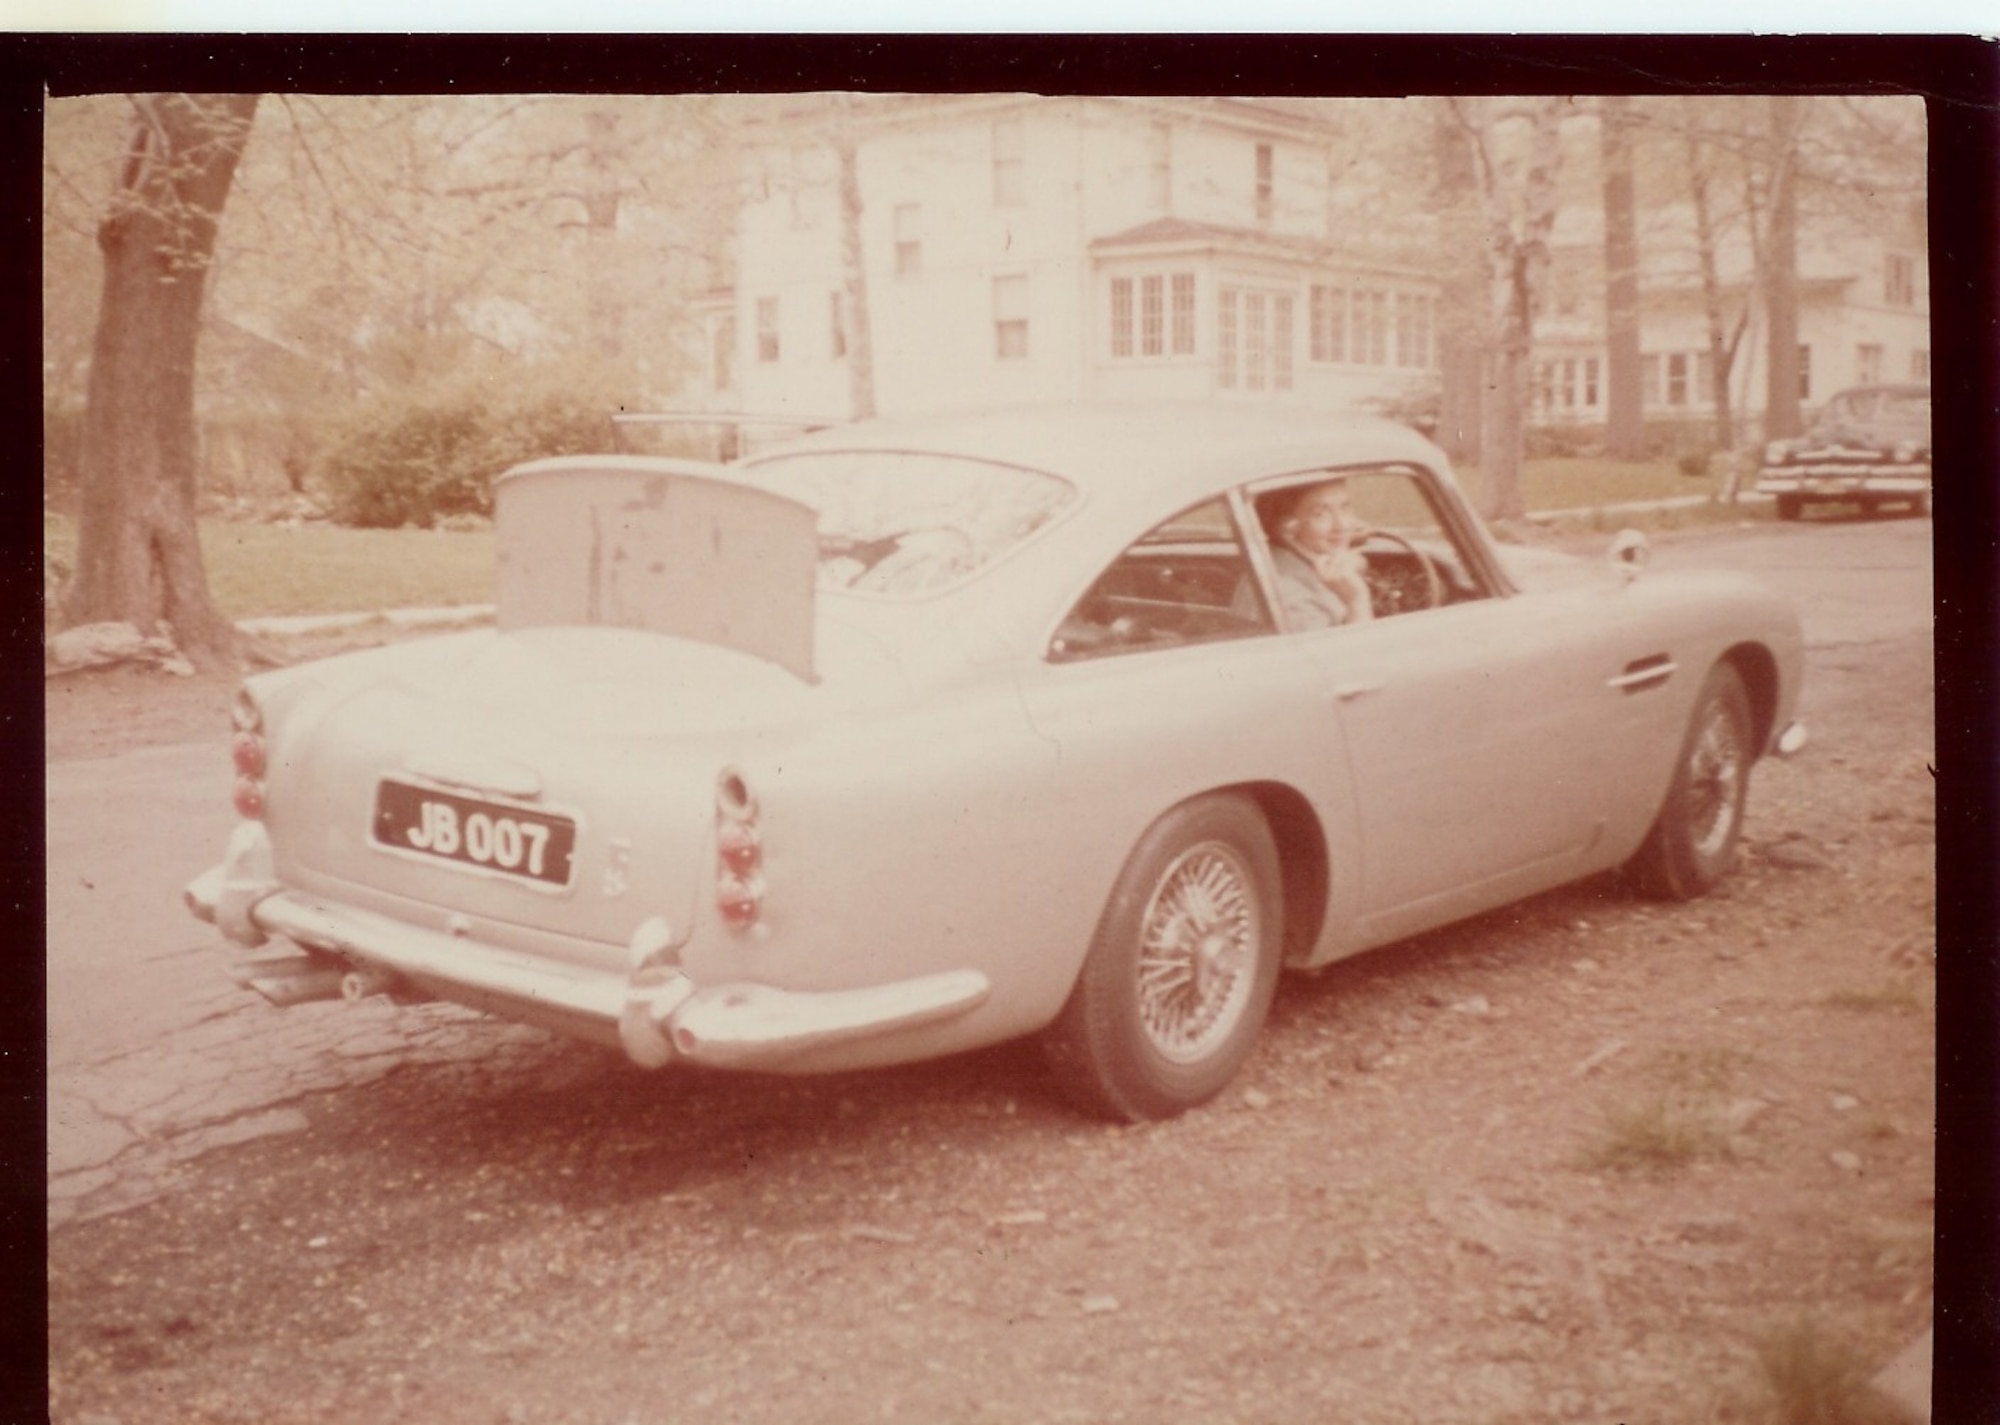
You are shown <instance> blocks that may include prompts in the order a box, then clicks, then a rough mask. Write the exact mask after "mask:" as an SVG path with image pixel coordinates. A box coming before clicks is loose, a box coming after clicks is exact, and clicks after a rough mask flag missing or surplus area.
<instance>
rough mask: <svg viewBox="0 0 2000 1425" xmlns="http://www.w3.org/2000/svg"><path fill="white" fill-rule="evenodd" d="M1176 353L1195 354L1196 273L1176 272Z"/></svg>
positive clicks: (1178, 354) (1176, 354)
mask: <svg viewBox="0 0 2000 1425" xmlns="http://www.w3.org/2000/svg"><path fill="white" fill-rule="evenodd" d="M1174 355H1175V356H1193V355H1194V274H1193V273H1192V272H1176V273H1175V274H1174Z"/></svg>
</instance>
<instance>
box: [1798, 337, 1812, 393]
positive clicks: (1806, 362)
mask: <svg viewBox="0 0 2000 1425" xmlns="http://www.w3.org/2000/svg"><path fill="white" fill-rule="evenodd" d="M1799 399H1800V400H1801V401H1810V400H1811V399H1812V348H1811V347H1809V346H1804V345H1801V346H1800V347H1799Z"/></svg>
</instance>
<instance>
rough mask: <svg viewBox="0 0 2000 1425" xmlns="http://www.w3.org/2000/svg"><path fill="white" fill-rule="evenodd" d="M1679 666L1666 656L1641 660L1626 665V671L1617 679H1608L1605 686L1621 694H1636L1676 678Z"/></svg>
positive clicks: (1659, 655)
mask: <svg viewBox="0 0 2000 1425" xmlns="http://www.w3.org/2000/svg"><path fill="white" fill-rule="evenodd" d="M1678 667H1679V665H1678V664H1676V663H1675V662H1674V661H1673V659H1671V658H1669V657H1667V656H1666V655H1665V654H1663V653H1661V654H1655V655H1653V656H1652V657H1651V658H1641V659H1639V660H1638V661H1637V662H1634V663H1628V664H1626V665H1625V671H1624V672H1623V673H1619V674H1617V675H1616V676H1615V677H1610V678H1606V679H1605V680H1604V686H1605V687H1607V688H1616V689H1618V690H1619V691H1621V692H1626V693H1636V692H1638V691H1639V690H1640V689H1641V688H1649V687H1651V686H1652V685H1653V684H1655V683H1664V682H1666V681H1667V679H1669V678H1671V677H1673V676H1674V673H1675V672H1676V671H1677V670H1678Z"/></svg>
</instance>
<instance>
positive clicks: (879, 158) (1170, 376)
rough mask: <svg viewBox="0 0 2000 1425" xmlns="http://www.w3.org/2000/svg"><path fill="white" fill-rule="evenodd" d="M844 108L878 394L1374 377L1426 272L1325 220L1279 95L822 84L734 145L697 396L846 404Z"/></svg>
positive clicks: (1302, 130) (1421, 297)
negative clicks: (1149, 95) (860, 90)
mask: <svg viewBox="0 0 2000 1425" xmlns="http://www.w3.org/2000/svg"><path fill="white" fill-rule="evenodd" d="M842 123H845V124H849V125H851V126H852V127H851V133H852V137H853V142H854V146H855V152H856V164H857V172H858V179H859V189H860V198H861V217H860V238H861V250H862V262H863V264H864V268H865V272H866V282H867V300H868V308H869V311H868V316H869V329H870V334H871V345H872V351H873V370H874V397H875V404H876V408H877V410H878V411H881V412H883V413H893V412H908V411H921V410H933V409H946V408H951V407H962V406H969V405H988V404H1005V403H1012V402H1020V401H1031V400H1054V401H1077V400H1094V399H1117V398H1132V397H1153V398H1168V399H1173V398H1193V397H1201V398H1209V397H1216V398H1222V399H1230V400H1249V401H1297V402H1306V403H1313V404H1324V405H1334V406H1355V405H1366V404H1369V403H1373V402H1379V401H1385V400H1392V399H1394V398H1396V397H1398V396H1399V395H1401V394H1403V393H1404V392H1405V391H1406V390H1407V389H1408V388H1409V386H1410V385H1411V384H1412V382H1413V380H1421V379H1422V378H1424V377H1426V376H1428V375H1430V374H1431V373H1432V372H1433V371H1434V370H1435V368H1436V366H1437V364H1438V358H1439V351H1438V346H1439V343H1438V292H1439V284H1438V283H1437V282H1436V281H1435V280H1434V279H1433V278H1432V277H1431V276H1430V275H1429V274H1428V273H1426V272H1424V271H1422V270H1421V269H1419V268H1416V267H1399V266H1395V265H1386V264H1383V263H1381V262H1373V261H1364V260H1361V259H1359V258H1358V257H1356V256H1354V255H1353V254H1352V253H1343V252H1342V251H1341V249H1340V247H1339V245H1338V244H1337V243H1335V242H1334V241H1333V240H1332V233H1333V232H1334V230H1335V229H1334V226H1333V224H1332V222H1331V212H1332V210H1331V204H1330V201H1329V199H1330V193H1331V177H1330V175H1331V173H1332V171H1333V169H1332V152H1331V143H1330V135H1329V133H1328V131H1327V130H1326V129H1324V128H1323V127H1322V126H1321V124H1320V122H1319V121H1318V120H1316V119H1314V118H1313V117H1312V116H1310V115H1309V114H1307V113H1304V112H1297V111H1295V110H1293V109H1291V108H1289V107H1288V106H1285V105H1283V104H1279V103H1266V102H1260V101H1246V100H1228V99H1201V100H1184V99H1126V98H1091V97H1081V98H1066V99H1048V98H1039V97H1035V96H1029V95H978V96H913V97H908V98H898V99H891V100H881V99H875V100H869V101H866V102H864V103H860V104H857V105H855V106H854V107H853V108H851V109H848V108H845V107H843V106H842V105H841V104H840V103H839V101H837V100H827V99H820V100H816V101H813V102H812V103H811V104H810V105H809V106H808V107H806V108H804V109H802V110H800V111H799V112H797V113H794V114H793V115H791V116H789V117H788V118H787V119H785V120H783V121H781V122H778V123H775V124H773V125H772V126H771V127H770V129H769V130H768V132H767V133H766V134H765V135H763V137H762V140H761V142H760V143H759V144H758V145H757V146H756V148H755V152H754V158H753V173H752V177H751V181H750V191H749V193H748V194H747V195H746V199H745V202H744V205H743V208H742V211H741V213H740V215H739V222H738V232H737V250H736V264H735V273H734V276H735V285H734V287H733V288H732V289H731V290H730V291H729V292H728V293H727V294H718V295H717V297H716V298H715V299H713V300H712V301H711V302H710V303H709V305H708V307H707V308H706V311H707V316H706V322H707V347H708V351H709V353H710V370H709V377H710V380H709V383H708V389H707V391H706V392H704V393H703V395H704V400H705V402H706V404H707V405H708V406H709V408H711V409H718V410H720V409H727V410H737V411H744V412H751V413H756V414H760V415H803V416H815V415H817V416H829V417H841V416H845V415H847V414H848V413H849V412H850V411H851V410H852V405H851V396H850V380H849V371H848V367H847V363H848V361H849V359H850V350H851V346H852V332H853V322H852V313H850V312H849V311H848V310H847V306H848V299H847V297H846V293H845V287H846V266H845V263H844V260H843V255H842V217H841V212H842V209H841V199H840V184H839V180H840V174H839V160H838V157H837V154H838V149H837V147H836V144H835V142H834V136H835V126H836V125H839V124H842Z"/></svg>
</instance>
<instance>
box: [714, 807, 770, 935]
mask: <svg viewBox="0 0 2000 1425" xmlns="http://www.w3.org/2000/svg"><path fill="white" fill-rule="evenodd" d="M763 870H764V838H763V835H762V833H761V832H759V830H758V829H757V799H756V797H754V796H752V795H751V792H750V787H749V784H748V783H746V782H745V781H744V780H743V774H742V773H741V772H737V771H735V770H733V769H732V770H727V771H725V772H723V774H722V775H721V776H720V777H718V778H716V782H715V909H716V913H717V914H718V915H720V916H721V917H722V921H723V924H725V925H727V926H729V927H730V928H731V929H733V930H748V929H749V928H750V927H751V926H753V925H755V924H756V923H757V920H758V917H759V916H761V915H762V914H763V910H764V876H763Z"/></svg>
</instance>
